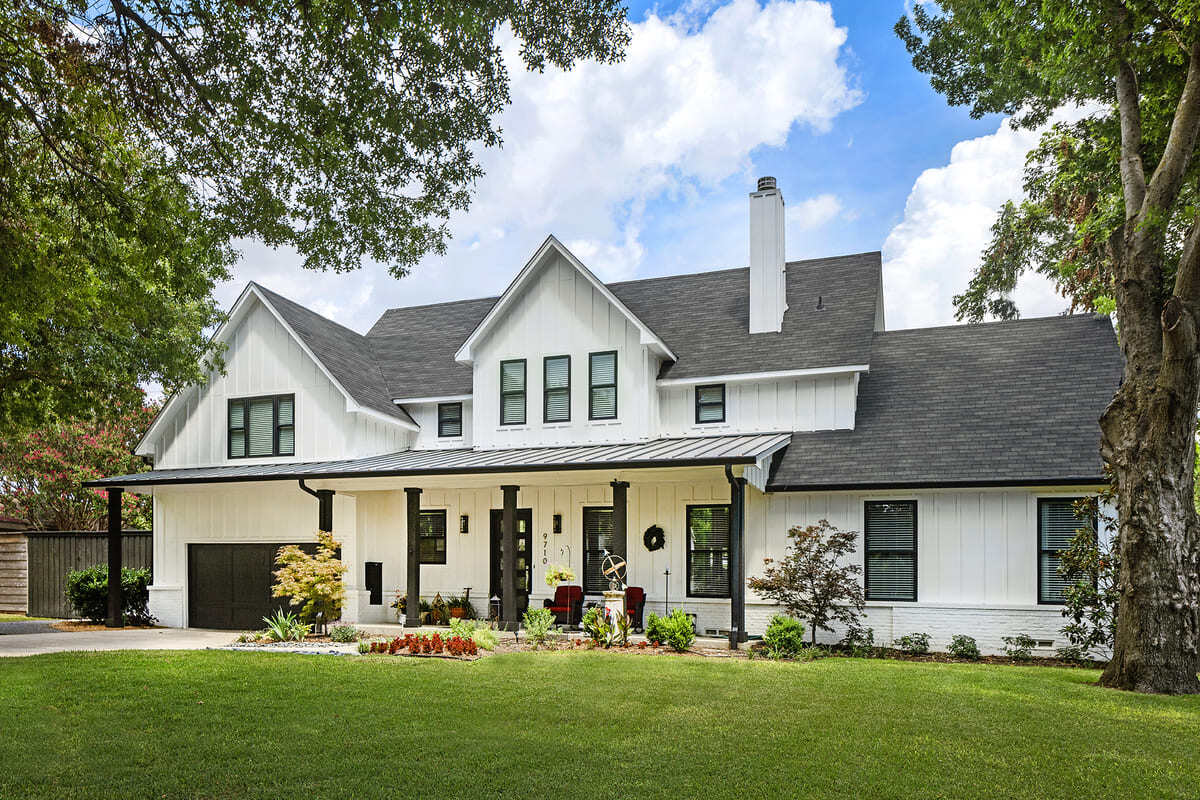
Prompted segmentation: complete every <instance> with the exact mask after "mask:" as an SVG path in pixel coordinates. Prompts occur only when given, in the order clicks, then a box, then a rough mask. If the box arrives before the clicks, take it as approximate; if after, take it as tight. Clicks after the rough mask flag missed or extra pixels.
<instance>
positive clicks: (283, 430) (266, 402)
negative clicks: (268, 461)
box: [229, 394, 296, 458]
mask: <svg viewBox="0 0 1200 800" xmlns="http://www.w3.org/2000/svg"><path fill="white" fill-rule="evenodd" d="M295 453H296V398H295V395H290V394H282V395H275V396H272V397H240V398H238V399H236V400H230V401H229V457H230V458H256V457H262V456H290V455H295Z"/></svg>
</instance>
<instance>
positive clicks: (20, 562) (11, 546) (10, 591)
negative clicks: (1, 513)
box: [0, 533, 29, 614]
mask: <svg viewBox="0 0 1200 800" xmlns="http://www.w3.org/2000/svg"><path fill="white" fill-rule="evenodd" d="M28 553H29V551H28V549H27V545H26V540H25V534H24V533H0V612H3V613H8V614H24V613H25V609H26V608H27V607H28V604H29V578H28V565H29V560H28Z"/></svg>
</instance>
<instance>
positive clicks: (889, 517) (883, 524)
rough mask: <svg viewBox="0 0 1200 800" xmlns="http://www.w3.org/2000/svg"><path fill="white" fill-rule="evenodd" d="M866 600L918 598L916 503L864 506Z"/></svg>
mask: <svg viewBox="0 0 1200 800" xmlns="http://www.w3.org/2000/svg"><path fill="white" fill-rule="evenodd" d="M863 551H864V553H865V561H866V572H865V575H864V581H863V583H864V584H865V588H866V598H867V599H868V600H901V601H916V599H917V501H916V500H882V501H877V500H872V501H868V502H867V503H866V504H865V505H864V507H863Z"/></svg>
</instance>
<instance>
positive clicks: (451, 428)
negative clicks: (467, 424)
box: [438, 403, 463, 437]
mask: <svg viewBox="0 0 1200 800" xmlns="http://www.w3.org/2000/svg"><path fill="white" fill-rule="evenodd" d="M462 425H463V423H462V403H438V436H440V437H445V436H462V432H463V428H462Z"/></svg>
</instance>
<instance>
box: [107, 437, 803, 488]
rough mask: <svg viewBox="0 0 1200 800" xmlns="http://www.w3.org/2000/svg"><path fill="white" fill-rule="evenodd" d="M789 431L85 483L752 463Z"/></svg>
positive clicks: (416, 454) (404, 454)
mask: <svg viewBox="0 0 1200 800" xmlns="http://www.w3.org/2000/svg"><path fill="white" fill-rule="evenodd" d="M791 436H792V434H790V433H749V434H728V435H725V436H691V437H678V438H673V439H653V440H651V441H646V442H628V443H620V444H591V445H569V446H557V447H521V448H510V449H505V450H472V449H470V448H464V449H459V450H404V451H401V452H399V453H388V454H386V455H380V456H370V457H369V458H358V459H353V460H347V461H306V462H300V463H292V464H235V465H229V466H220V467H194V468H188V469H158V470H151V471H149V472H138V473H134V474H131V475H117V476H114V477H111V478H101V479H99V480H95V481H88V482H86V483H85V484H84V485H85V486H161V485H165V484H174V483H179V484H186V483H228V482H235V481H273V480H288V479H293V478H311V479H316V478H378V477H390V476H396V475H458V474H464V473H467V474H478V473H484V472H537V471H545V470H564V469H566V470H569V469H609V468H612V467H614V466H619V467H622V468H625V469H628V468H638V467H642V468H651V467H663V466H668V467H689V466H702V465H717V464H726V463H733V464H753V463H755V462H756V461H758V459H760V458H761V459H767V458H768V457H769V456H770V454H771V453H774V452H777V451H778V450H779V449H780V448H782V447H786V446H787V443H788V440H789V439H790V438H791Z"/></svg>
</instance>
